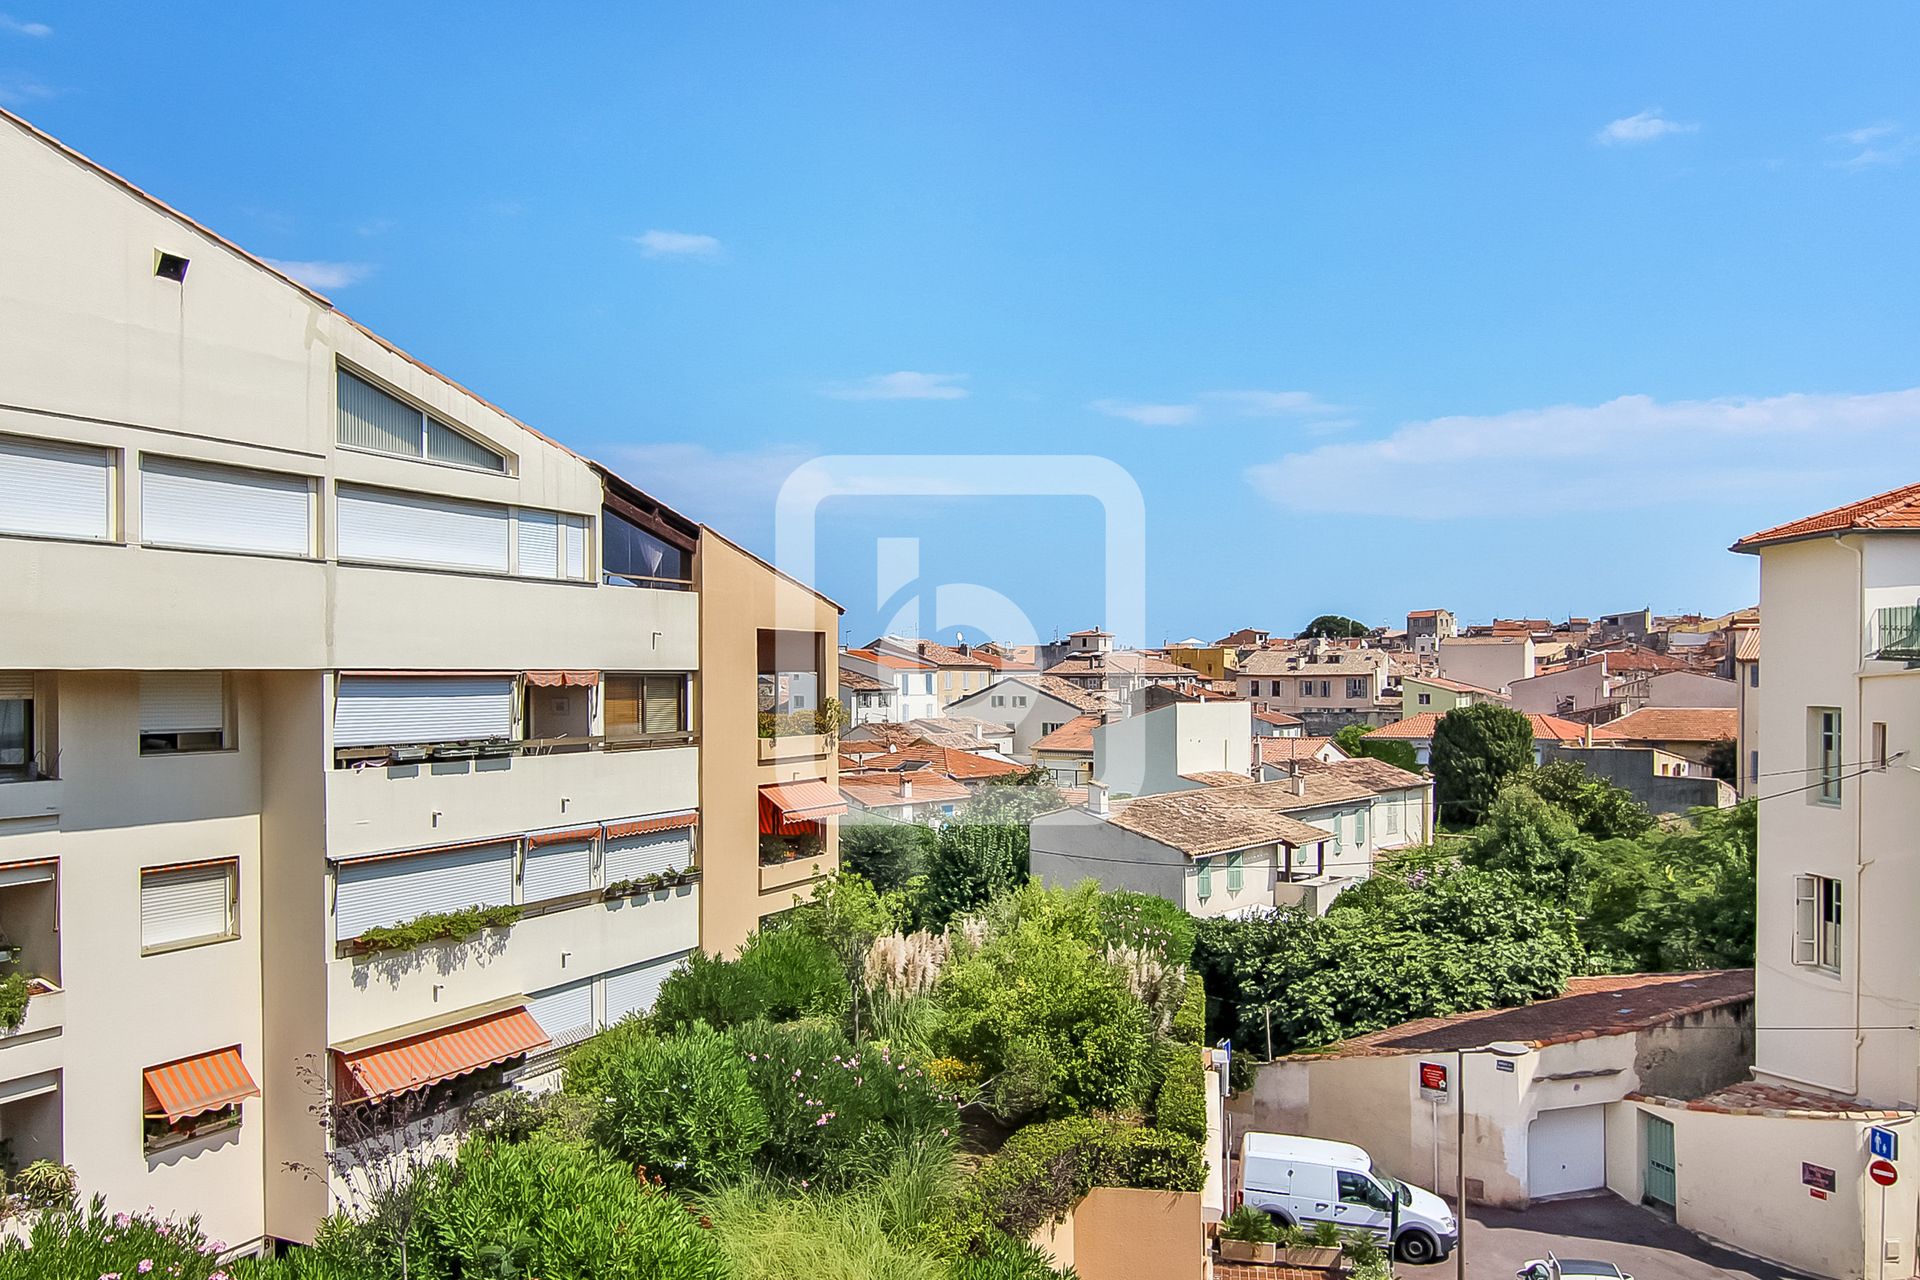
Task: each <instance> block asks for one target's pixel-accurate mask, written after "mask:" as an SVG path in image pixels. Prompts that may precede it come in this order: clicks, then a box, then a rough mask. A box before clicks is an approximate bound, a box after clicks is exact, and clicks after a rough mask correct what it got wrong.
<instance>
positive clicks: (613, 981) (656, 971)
mask: <svg viewBox="0 0 1920 1280" xmlns="http://www.w3.org/2000/svg"><path fill="white" fill-rule="evenodd" d="M686 962H687V953H686V952H684V951H681V952H678V953H676V954H674V955H670V956H662V957H661V958H660V959H658V960H649V961H648V962H647V963H645V964H637V965H634V966H632V967H631V968H627V969H621V970H619V971H618V972H616V973H609V974H607V975H606V977H604V978H603V979H601V985H602V988H603V992H604V995H605V998H606V1025H608V1026H612V1025H613V1024H614V1023H616V1022H618V1021H620V1019H622V1018H624V1017H626V1016H627V1015H628V1014H631V1013H650V1012H652V1010H653V1002H654V1001H655V1000H658V999H659V998H660V987H661V985H662V984H663V983H665V982H666V980H667V979H668V978H670V977H672V976H673V974H674V973H675V972H676V971H677V970H678V969H679V968H680V967H681V966H682V965H684V964H686Z"/></svg>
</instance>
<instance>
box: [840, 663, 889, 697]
mask: <svg viewBox="0 0 1920 1280" xmlns="http://www.w3.org/2000/svg"><path fill="white" fill-rule="evenodd" d="M840 687H841V688H842V689H851V690H853V691H854V692H855V693H892V692H893V685H892V683H891V682H890V681H886V680H876V679H874V678H873V677H872V676H870V675H867V674H866V673H865V672H861V671H855V670H853V669H852V668H850V667H842V668H840Z"/></svg>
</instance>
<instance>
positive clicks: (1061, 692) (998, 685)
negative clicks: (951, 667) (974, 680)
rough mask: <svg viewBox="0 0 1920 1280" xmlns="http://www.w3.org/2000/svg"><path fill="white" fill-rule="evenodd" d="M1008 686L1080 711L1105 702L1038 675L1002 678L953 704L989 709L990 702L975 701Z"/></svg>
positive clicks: (1064, 682)
mask: <svg viewBox="0 0 1920 1280" xmlns="http://www.w3.org/2000/svg"><path fill="white" fill-rule="evenodd" d="M1008 685H1025V686H1026V687H1027V688H1029V689H1032V690H1034V691H1035V692H1038V693H1044V694H1046V695H1047V696H1048V697H1052V698H1058V699H1059V700H1060V701H1062V702H1064V703H1066V704H1067V705H1068V706H1070V707H1073V708H1076V709H1077V710H1080V711H1099V710H1100V709H1101V708H1103V707H1104V706H1106V703H1105V701H1104V700H1102V698H1101V697H1100V695H1099V694H1097V693H1094V692H1092V691H1091V690H1088V689H1082V688H1081V687H1080V686H1079V685H1077V684H1074V683H1073V682H1072V681H1070V680H1062V679H1061V678H1060V677H1059V676H1044V675H1038V674H1033V675H1010V676H1003V677H1002V678H1000V679H998V680H995V681H994V682H993V683H992V684H990V685H988V686H987V687H986V688H984V689H975V690H974V691H973V692H972V693H970V694H968V695H967V696H966V697H964V698H958V699H955V703H956V705H957V704H958V703H960V702H965V703H967V704H968V705H970V706H974V707H990V706H991V705H992V703H991V702H979V701H977V699H980V698H984V697H986V696H987V695H988V694H993V693H1003V692H1005V690H1006V688H1007V686H1008Z"/></svg>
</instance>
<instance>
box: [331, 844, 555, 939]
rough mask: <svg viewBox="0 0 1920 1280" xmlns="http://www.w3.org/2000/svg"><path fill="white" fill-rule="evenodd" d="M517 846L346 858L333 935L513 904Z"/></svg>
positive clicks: (337, 875)
mask: <svg viewBox="0 0 1920 1280" xmlns="http://www.w3.org/2000/svg"><path fill="white" fill-rule="evenodd" d="M517 844H518V842H517V841H513V840H501V841H496V842H494V843H491V844H480V845H470V846H468V847H465V848H460V849H439V850H427V851H424V852H421V853H407V854H399V855H396V856H394V857H387V858H367V859H363V860H361V861H358V862H343V863H341V864H340V866H339V867H338V868H336V870H335V871H334V902H333V922H334V930H333V936H334V937H335V938H336V939H339V940H341V941H345V940H346V939H349V938H357V937H359V936H360V935H361V934H362V933H365V932H366V931H367V930H368V929H372V928H376V927H380V926H385V925H395V924H400V923H402V922H403V921H407V920H412V919H415V918H416V917H419V916H423V915H428V914H431V913H433V912H439V911H459V910H461V909H463V908H466V907H504V906H507V905H508V904H510V903H511V902H512V901H513V864H514V852H515V849H516V847H517Z"/></svg>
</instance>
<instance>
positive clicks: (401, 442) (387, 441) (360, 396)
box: [337, 369, 507, 471]
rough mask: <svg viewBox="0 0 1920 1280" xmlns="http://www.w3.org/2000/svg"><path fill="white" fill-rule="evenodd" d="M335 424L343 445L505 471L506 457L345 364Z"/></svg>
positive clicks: (339, 386)
mask: <svg viewBox="0 0 1920 1280" xmlns="http://www.w3.org/2000/svg"><path fill="white" fill-rule="evenodd" d="M338 373H339V377H338V390H339V401H340V426H339V434H338V436H337V439H338V440H339V442H340V443H341V444H342V445H345V446H346V447H347V448H349V449H367V450H371V451H372V452H374V453H386V454H392V455H394V456H396V457H401V458H422V459H425V460H426V461H429V462H444V463H447V464H449V465H451V466H456V467H472V468H475V469H477V470H480V471H505V470H506V469H507V460H506V458H505V457H503V456H502V455H501V454H499V453H497V452H496V451H494V450H493V449H490V448H488V447H487V446H486V445H483V444H481V443H480V442H479V441H478V440H475V439H473V438H472V437H470V436H468V435H466V434H464V433H462V432H459V431H456V430H454V429H453V428H452V427H450V426H448V425H447V424H446V423H444V422H442V421H440V420H439V419H438V418H436V417H434V416H433V415H432V414H430V413H426V412H423V411H422V410H420V409H416V408H415V407H414V406H413V405H411V404H409V403H407V402H406V401H405V400H402V399H401V398H400V397H399V396H396V395H394V394H392V393H391V392H388V391H383V390H382V389H380V388H379V387H376V386H374V385H373V384H372V383H371V382H368V381H367V380H366V379H364V378H358V377H355V376H354V375H353V374H351V373H348V372H347V371H346V370H345V369H341V370H339V371H338Z"/></svg>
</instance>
